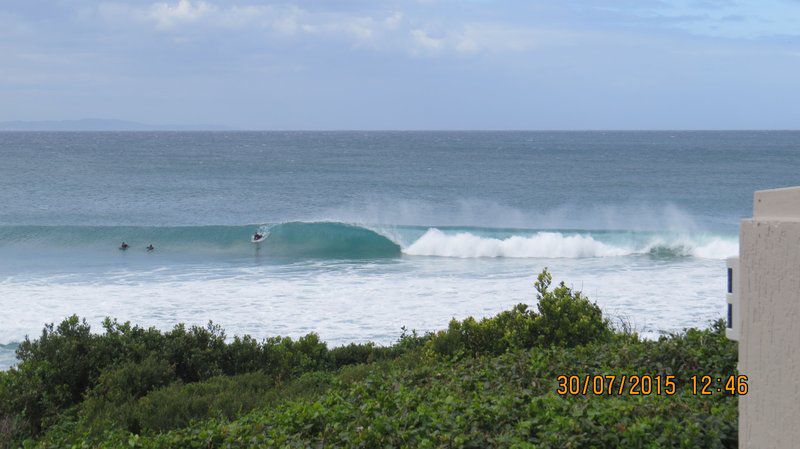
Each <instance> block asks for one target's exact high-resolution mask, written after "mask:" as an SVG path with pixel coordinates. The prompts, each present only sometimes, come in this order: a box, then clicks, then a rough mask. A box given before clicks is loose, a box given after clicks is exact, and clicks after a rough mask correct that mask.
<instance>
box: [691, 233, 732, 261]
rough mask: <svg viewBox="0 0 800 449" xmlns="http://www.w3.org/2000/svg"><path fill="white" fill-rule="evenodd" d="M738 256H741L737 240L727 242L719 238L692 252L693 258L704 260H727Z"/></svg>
mask: <svg viewBox="0 0 800 449" xmlns="http://www.w3.org/2000/svg"><path fill="white" fill-rule="evenodd" d="M737 254H739V244H738V243H737V242H736V241H735V240H726V239H722V238H718V237H715V238H713V239H711V241H709V242H708V243H706V244H704V245H701V246H697V247H695V248H694V249H693V250H692V255H693V256H695V257H702V258H703V259H726V258H728V257H733V256H736V255H737Z"/></svg>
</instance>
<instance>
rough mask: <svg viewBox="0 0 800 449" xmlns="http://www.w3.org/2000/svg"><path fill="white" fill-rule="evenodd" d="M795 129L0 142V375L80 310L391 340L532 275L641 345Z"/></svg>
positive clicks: (686, 305) (790, 168)
mask: <svg viewBox="0 0 800 449" xmlns="http://www.w3.org/2000/svg"><path fill="white" fill-rule="evenodd" d="M798 137H800V133H793V132H577V133H572V132H563V133H558V132H553V133H548V132H480V133H464V132H374V133H362V132H330V133H327V132H272V133H255V132H253V133H250V132H234V133H228V132H219V133H203V132H195V133H192V132H176V133H169V132H163V133H143V132H141V133H0V160H2V161H3V162H2V163H1V164H0V310H2V313H0V368H5V367H8V366H10V365H11V364H13V363H14V349H15V348H16V346H17V345H18V344H19V342H20V341H22V340H23V339H24V338H25V337H26V336H31V337H35V336H36V335H38V334H39V333H40V332H41V329H42V327H43V325H44V324H45V323H50V322H56V323H57V322H59V321H60V320H62V319H64V318H65V317H67V316H70V315H72V314H77V315H78V316H80V317H83V318H85V319H86V320H87V321H88V322H89V323H90V324H92V325H93V326H95V328H97V327H98V326H99V324H100V322H101V321H102V320H103V318H105V317H107V316H108V317H114V318H117V319H120V320H122V321H131V322H134V323H137V324H140V325H143V326H155V327H157V328H160V329H168V328H170V327H172V326H174V325H175V324H176V323H179V322H183V323H187V324H199V325H204V324H206V323H208V321H213V322H214V323H217V324H220V325H221V326H222V327H223V328H225V329H226V331H227V333H228V335H230V336H232V335H242V334H250V335H253V336H255V337H257V338H266V337H269V336H274V335H288V336H293V337H296V336H300V335H304V334H306V333H309V332H316V333H318V334H319V335H320V337H321V338H322V339H323V340H325V341H327V342H328V343H329V344H331V345H340V344H346V343H348V342H364V341H375V342H377V343H390V342H392V341H394V340H396V339H397V338H398V337H399V335H400V333H401V332H402V330H401V329H402V328H403V327H405V328H407V329H417V330H418V331H422V332H424V331H431V330H436V329H441V328H443V327H446V326H447V323H448V321H449V320H450V319H452V318H464V317H466V316H470V315H471V316H476V317H483V316H489V315H492V314H495V313H497V312H500V311H502V310H505V309H508V308H509V307H511V306H513V305H515V304H517V303H521V302H524V303H527V304H530V305H533V304H535V301H536V298H535V294H534V289H533V283H534V281H535V279H536V275H537V274H538V273H539V272H541V270H543V269H544V268H548V269H549V270H550V271H551V272H552V273H553V276H554V278H555V280H556V281H564V282H566V283H567V284H568V285H571V286H572V287H574V288H576V289H578V290H582V291H583V292H584V293H585V294H586V295H587V296H588V297H589V298H590V299H592V300H593V301H596V302H597V304H598V305H599V306H600V307H601V308H602V310H603V312H604V314H605V315H606V316H608V317H609V318H611V319H612V321H613V322H615V323H618V324H622V323H624V324H625V325H626V326H632V327H633V328H634V329H636V330H637V331H639V332H640V333H641V334H642V335H645V336H647V337H649V338H656V337H657V336H659V335H662V334H664V333H669V332H676V331H680V330H681V329H683V328H686V327H690V326H706V325H708V323H709V322H711V321H713V320H716V319H719V318H721V317H722V316H723V313H724V310H725V309H724V307H725V299H724V293H725V262H724V259H725V258H726V257H730V256H732V255H735V254H736V253H737V252H738V245H737V240H738V239H737V225H738V221H739V220H740V219H741V218H743V217H747V216H748V215H749V214H750V209H749V208H750V205H751V201H752V192H753V191H754V190H758V189H763V188H771V187H781V186H786V185H796V184H800V179H798V175H797V170H796V169H795V168H796V167H797V166H800V152H798V151H797V148H796V144H795V142H797V141H799V140H798ZM256 231H261V232H269V237H268V238H267V240H266V241H265V242H263V243H261V244H258V245H256V244H253V243H251V242H250V237H251V236H252V234H253V233H254V232H256ZM123 241H124V242H126V243H128V244H129V245H130V248H129V249H128V250H127V251H120V250H119V249H118V247H119V246H120V244H121V243H122V242H123ZM149 244H153V245H154V246H155V250H154V251H152V252H148V251H146V250H145V247H146V246H147V245H149Z"/></svg>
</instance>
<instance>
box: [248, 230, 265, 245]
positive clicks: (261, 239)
mask: <svg viewBox="0 0 800 449" xmlns="http://www.w3.org/2000/svg"><path fill="white" fill-rule="evenodd" d="M267 237H269V232H265V233H263V234H261V238H260V239H255V238H253V237H250V241H251V242H252V243H261V242H263V241H264V240H266V239H267Z"/></svg>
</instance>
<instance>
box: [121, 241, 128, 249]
mask: <svg viewBox="0 0 800 449" xmlns="http://www.w3.org/2000/svg"><path fill="white" fill-rule="evenodd" d="M128 246H129V245H128V244H127V243H125V242H122V245H119V250H120V251H125V250H127V249H128Z"/></svg>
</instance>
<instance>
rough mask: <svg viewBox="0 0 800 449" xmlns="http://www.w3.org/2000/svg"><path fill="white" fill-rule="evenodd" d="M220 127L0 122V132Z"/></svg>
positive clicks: (214, 128)
mask: <svg viewBox="0 0 800 449" xmlns="http://www.w3.org/2000/svg"><path fill="white" fill-rule="evenodd" d="M231 129H232V128H229V127H226V126H220V125H149V124H146V123H138V122H129V121H125V120H113V119H80V120H45V121H30V122H27V121H19V120H16V121H11V122H0V131H173V130H174V131H227V130H231Z"/></svg>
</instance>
